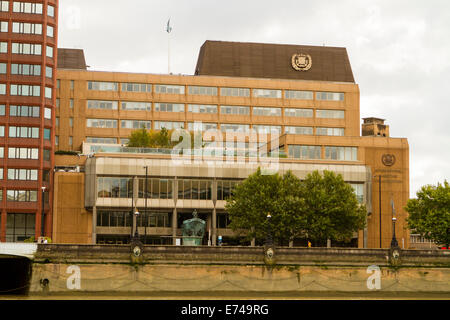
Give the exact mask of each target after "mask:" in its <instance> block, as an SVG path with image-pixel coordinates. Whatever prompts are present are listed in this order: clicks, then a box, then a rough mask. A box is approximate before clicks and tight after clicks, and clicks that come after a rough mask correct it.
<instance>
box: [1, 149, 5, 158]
mask: <svg viewBox="0 0 450 320" xmlns="http://www.w3.org/2000/svg"><path fill="white" fill-rule="evenodd" d="M4 157H5V148H4V147H0V158H4Z"/></svg>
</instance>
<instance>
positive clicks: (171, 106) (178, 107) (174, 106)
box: [155, 103, 184, 112]
mask: <svg viewBox="0 0 450 320" xmlns="http://www.w3.org/2000/svg"><path fill="white" fill-rule="evenodd" d="M155 111H162V112H184V104H180V103H155Z"/></svg>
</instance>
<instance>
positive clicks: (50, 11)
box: [47, 5, 55, 17]
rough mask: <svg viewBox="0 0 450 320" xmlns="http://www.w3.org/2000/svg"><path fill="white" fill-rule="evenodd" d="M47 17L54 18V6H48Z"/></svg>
mask: <svg viewBox="0 0 450 320" xmlns="http://www.w3.org/2000/svg"><path fill="white" fill-rule="evenodd" d="M47 15H48V16H49V17H54V16H55V7H54V6H51V5H48V6H47Z"/></svg>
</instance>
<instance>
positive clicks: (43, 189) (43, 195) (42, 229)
mask: <svg viewBox="0 0 450 320" xmlns="http://www.w3.org/2000/svg"><path fill="white" fill-rule="evenodd" d="M41 189H42V211H41V237H44V234H45V219H44V200H45V189H46V187H41Z"/></svg>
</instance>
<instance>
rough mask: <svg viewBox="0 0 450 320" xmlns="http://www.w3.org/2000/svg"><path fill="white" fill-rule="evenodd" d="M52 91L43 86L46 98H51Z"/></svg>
mask: <svg viewBox="0 0 450 320" xmlns="http://www.w3.org/2000/svg"><path fill="white" fill-rule="evenodd" d="M52 93H53V89H52V88H49V87H45V97H46V98H47V99H51V98H52Z"/></svg>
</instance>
